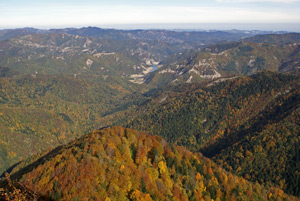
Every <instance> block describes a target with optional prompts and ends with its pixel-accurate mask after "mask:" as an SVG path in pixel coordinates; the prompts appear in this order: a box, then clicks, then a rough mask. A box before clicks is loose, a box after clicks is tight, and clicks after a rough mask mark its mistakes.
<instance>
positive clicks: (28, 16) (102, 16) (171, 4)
mask: <svg viewBox="0 0 300 201" xmlns="http://www.w3.org/2000/svg"><path fill="white" fill-rule="evenodd" d="M204 23H205V24H220V23H226V24H252V25H253V24H260V27H263V26H262V24H278V25H279V24H280V26H281V27H280V26H278V27H277V29H278V30H283V29H288V28H286V27H290V28H293V29H294V30H298V31H300V27H299V24H300V0H147V1H144V0H139V1H138V0H126V1H121V0H109V1H101V0H98V1H96V0H0V28H2V29H3V28H16V27H36V28H57V27H82V26H102V27H114V26H115V27H117V26H119V27H120V26H123V27H126V26H127V25H128V26H129V27H130V26H133V24H152V25H153V26H154V24H177V26H178V27H176V28H180V24H181V25H183V24H185V26H187V24H194V25H195V24H204ZM284 24H286V27H284V26H285V25H284ZM291 24H293V25H291ZM137 28H138V27H137ZM153 28H155V27H153ZM174 28H175V27H174ZM185 28H187V27H185ZM190 28H196V27H190ZM199 28H201V27H199ZM232 28H234V27H232Z"/></svg>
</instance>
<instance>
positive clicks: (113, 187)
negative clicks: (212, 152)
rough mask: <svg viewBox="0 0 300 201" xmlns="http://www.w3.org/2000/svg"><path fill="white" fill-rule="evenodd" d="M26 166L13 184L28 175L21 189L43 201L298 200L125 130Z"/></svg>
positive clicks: (88, 137) (114, 129)
mask: <svg viewBox="0 0 300 201" xmlns="http://www.w3.org/2000/svg"><path fill="white" fill-rule="evenodd" d="M33 161H34V160H33ZM23 166H24V168H23V169H21V170H19V172H16V173H15V174H13V175H12V178H13V179H16V178H18V177H19V176H20V175H22V174H23V176H22V178H20V180H19V181H20V183H22V184H23V185H24V186H26V187H27V188H30V189H31V190H32V191H34V192H35V193H36V195H37V197H39V198H40V199H44V200H88V199H91V200H212V199H213V200H296V198H293V197H291V196H287V195H286V194H284V193H283V191H282V190H280V189H276V188H270V189H265V188H264V187H262V186H261V185H259V184H258V183H250V182H248V181H246V180H245V179H243V178H241V177H237V176H234V175H233V174H231V173H228V172H226V171H224V170H223V169H222V168H220V167H219V166H217V165H216V164H215V163H214V162H212V161H211V160H209V159H207V158H205V157H203V156H202V154H200V153H195V154H194V153H192V152H190V151H188V150H187V149H186V148H184V147H181V146H176V145H170V144H168V143H167V142H166V141H165V140H164V139H163V138H161V137H158V136H147V135H145V134H144V133H141V132H137V131H134V130H131V129H124V128H122V127H112V128H108V129H103V130H100V131H97V132H93V133H91V134H88V135H86V136H84V137H82V138H80V139H78V140H75V141H73V142H71V143H70V144H68V145H66V146H63V147H61V148H58V149H56V150H54V151H52V152H49V153H47V154H46V155H45V156H43V157H42V158H40V159H39V161H36V162H34V163H33V164H32V165H30V166H26V165H25V164H24V165H23ZM31 170H32V171H31ZM29 171H30V172H29Z"/></svg>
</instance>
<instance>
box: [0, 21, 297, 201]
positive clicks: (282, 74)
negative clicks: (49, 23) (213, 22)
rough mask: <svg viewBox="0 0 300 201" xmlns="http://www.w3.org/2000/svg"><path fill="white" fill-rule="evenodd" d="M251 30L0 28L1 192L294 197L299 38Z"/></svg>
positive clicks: (1, 196) (19, 195)
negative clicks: (179, 30)
mask: <svg viewBox="0 0 300 201" xmlns="http://www.w3.org/2000/svg"><path fill="white" fill-rule="evenodd" d="M255 33H256V32H249V33H244V32H239V31H237V32H235V33H233V32H211V33H206V32H176V31H163V30H149V31H144V30H134V31H121V30H105V29H99V28H94V27H88V28H82V29H58V30H48V31H46V30H44V31H41V30H36V29H19V30H4V31H3V30H0V50H1V51H0V65H1V66H0V177H2V179H1V178H0V200H12V199H15V200H18V199H19V200H26V199H27V200H36V199H39V200H74V201H75V200H106V201H109V200H222V201H223V200H299V197H300V188H299V186H300V173H299V170H300V156H299V154H300V146H299V140H300V123H299V122H300V109H299V105H300V90H299V89H300V86H299V83H300V77H299V72H300V69H299V65H300V54H299V52H300V51H299V42H300V34H296V33H295V34H293V33H287V34H270V35H258V36H255V37H250V38H247V37H249V36H253V35H254V34H255ZM256 34H257V33H256ZM245 37H246V38H245ZM220 39H222V40H220ZM4 50H5V51H4ZM157 61H159V62H157ZM112 126H116V127H112ZM123 127H127V128H131V129H127V128H123ZM101 128H102V129H101ZM103 128H105V129H103ZM132 129H135V130H132ZM87 133H89V134H87ZM5 171H7V172H9V173H10V174H4V172H5ZM293 196H296V197H293Z"/></svg>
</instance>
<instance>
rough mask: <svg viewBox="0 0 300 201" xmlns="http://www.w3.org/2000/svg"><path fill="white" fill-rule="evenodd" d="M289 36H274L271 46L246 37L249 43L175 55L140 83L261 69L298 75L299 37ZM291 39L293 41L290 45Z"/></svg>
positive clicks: (188, 81)
mask: <svg viewBox="0 0 300 201" xmlns="http://www.w3.org/2000/svg"><path fill="white" fill-rule="evenodd" d="M293 36H294V37H291V36H290V35H289V34H285V35H280V36H278V35H276V39H278V40H279V39H281V40H279V41H278V40H275V41H274V44H273V43H264V42H263V41H262V40H258V39H255V38H249V39H248V41H250V42H248V41H246V40H245V41H241V42H231V43H223V44H217V45H214V46H210V47H207V48H205V49H203V50H198V51H189V52H186V53H184V54H183V53H179V54H176V55H174V56H172V57H170V58H168V59H166V60H164V61H162V62H161V63H160V64H161V66H162V67H161V68H160V69H159V70H157V71H155V72H154V73H151V74H149V75H147V76H145V78H144V79H143V81H144V82H145V83H150V84H154V85H159V86H162V85H165V84H168V83H172V82H173V83H174V82H175V83H178V82H179V83H182V82H186V83H191V82H197V81H200V80H204V79H215V78H219V77H224V76H225V77H226V76H233V75H251V74H254V73H256V72H258V71H261V70H270V71H274V72H278V71H279V72H296V73H299V66H300V63H299V43H298V42H297V41H299V40H297V38H300V34H293ZM272 37H275V36H273V35H270V36H265V38H266V39H265V40H267V39H269V38H272ZM294 38H296V39H295V41H294V42H291V41H292V39H294ZM269 40H271V39H269ZM252 41H259V42H252ZM282 41H284V42H286V43H283V42H282ZM288 42H289V43H288Z"/></svg>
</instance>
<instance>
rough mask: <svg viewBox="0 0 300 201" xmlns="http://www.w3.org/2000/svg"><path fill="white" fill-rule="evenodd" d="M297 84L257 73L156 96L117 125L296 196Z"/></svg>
mask: <svg viewBox="0 0 300 201" xmlns="http://www.w3.org/2000/svg"><path fill="white" fill-rule="evenodd" d="M299 83H300V82H299V76H294V75H286V74H277V73H271V72H262V73H258V74H255V75H253V76H250V77H236V78H231V79H228V80H227V81H225V79H223V80H222V79H220V80H217V81H214V82H211V83H210V84H208V85H206V86H205V85H204V83H202V84H199V85H196V84H194V85H193V86H191V85H182V88H179V89H178V88H177V87H176V88H175V89H176V91H175V90H174V89H172V88H171V89H170V90H169V91H167V92H163V93H161V94H159V95H157V97H156V98H155V99H153V100H152V101H150V102H148V103H147V104H145V105H144V106H142V107H140V108H137V109H136V110H135V111H132V112H131V114H133V115H129V116H127V118H126V119H124V120H123V122H126V123H125V125H127V126H129V127H132V128H135V129H140V130H147V131H149V132H150V133H155V134H158V135H161V136H163V137H165V138H166V139H167V141H170V142H176V143H177V144H180V145H184V146H186V147H189V148H192V149H193V150H199V149H200V150H201V152H203V153H204V155H206V156H209V157H213V156H215V158H214V159H215V160H216V161H217V162H218V163H220V164H222V165H224V167H226V168H227V169H228V170H231V171H234V172H237V173H238V174H239V175H242V176H244V177H246V178H248V179H251V180H252V181H259V182H262V183H266V184H270V183H271V184H272V185H278V186H280V187H281V188H283V189H284V190H286V192H288V193H291V194H294V195H298V193H299V189H298V186H299V172H298V169H299V156H298V155H299V146H298V141H299V135H300V127H299V121H300V119H299V106H300V92H299V88H300V87H299ZM145 111H147V112H145ZM121 124H122V123H121Z"/></svg>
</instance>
